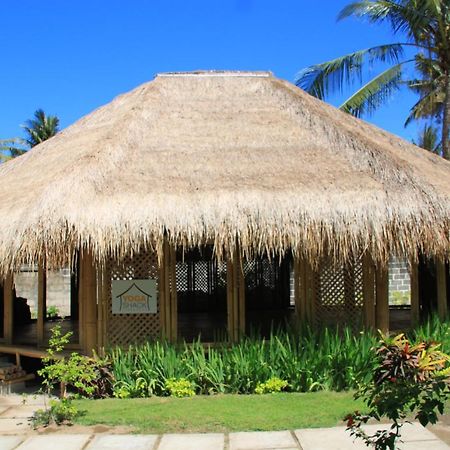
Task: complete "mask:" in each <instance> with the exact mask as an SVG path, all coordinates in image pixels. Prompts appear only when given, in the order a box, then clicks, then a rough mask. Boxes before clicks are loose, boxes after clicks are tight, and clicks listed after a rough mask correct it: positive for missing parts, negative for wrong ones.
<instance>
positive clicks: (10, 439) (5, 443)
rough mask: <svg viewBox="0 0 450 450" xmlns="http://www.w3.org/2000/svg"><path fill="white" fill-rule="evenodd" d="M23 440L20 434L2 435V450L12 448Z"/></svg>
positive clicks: (0, 448)
mask: <svg viewBox="0 0 450 450" xmlns="http://www.w3.org/2000/svg"><path fill="white" fill-rule="evenodd" d="M22 441H23V438H22V437H20V436H0V450H12V449H13V448H16V447H17V446H18V445H19V444H20V443H21V442H22Z"/></svg>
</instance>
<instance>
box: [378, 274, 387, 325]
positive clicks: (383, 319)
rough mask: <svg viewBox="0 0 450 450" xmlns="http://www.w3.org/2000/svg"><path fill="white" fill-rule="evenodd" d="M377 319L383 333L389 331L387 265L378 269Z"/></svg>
mask: <svg viewBox="0 0 450 450" xmlns="http://www.w3.org/2000/svg"><path fill="white" fill-rule="evenodd" d="M376 321H377V328H378V329H379V330H381V331H382V332H383V333H387V332H388V331H389V277H388V268H387V266H378V267H377V270H376Z"/></svg>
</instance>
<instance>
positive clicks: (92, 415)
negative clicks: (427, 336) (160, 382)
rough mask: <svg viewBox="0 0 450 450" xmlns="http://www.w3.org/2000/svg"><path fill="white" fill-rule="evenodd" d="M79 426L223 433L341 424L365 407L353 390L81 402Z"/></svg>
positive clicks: (143, 430)
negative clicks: (346, 417)
mask: <svg viewBox="0 0 450 450" xmlns="http://www.w3.org/2000/svg"><path fill="white" fill-rule="evenodd" d="M76 405H77V407H78V408H79V409H81V410H83V411H84V415H83V416H82V417H80V418H79V419H77V423H79V424H81V425H96V424H105V425H129V426H132V427H134V430H135V431H136V432H145V433H171V432H208V431H209V432H214V431H216V432H224V431H244V430H283V429H295V428H308V427H329V426H334V425H339V424H340V425H343V422H342V418H343V417H344V416H345V415H346V414H347V413H349V412H351V411H354V410H355V409H362V403H360V402H357V401H355V400H353V394H352V393H349V392H340V393H337V392H313V393H307V394H297V393H289V394H288V393H282V394H269V395H217V396H197V397H192V398H181V399H178V398H172V397H153V398H148V399H105V400H77V401H76Z"/></svg>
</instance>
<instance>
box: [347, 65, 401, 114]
mask: <svg viewBox="0 0 450 450" xmlns="http://www.w3.org/2000/svg"><path fill="white" fill-rule="evenodd" d="M402 65H403V63H400V64H396V65H395V66H392V67H390V68H389V69H387V70H385V71H384V72H382V73H380V74H379V75H377V76H376V77H374V78H373V79H372V80H370V81H369V82H368V83H367V84H365V85H364V86H363V87H362V88H361V89H359V90H358V91H356V92H355V93H354V94H353V95H352V96H351V97H350V98H348V99H347V100H346V101H345V102H344V103H343V104H342V105H341V106H340V107H339V109H340V110H342V111H345V112H348V113H350V114H352V115H353V116H356V117H361V116H362V115H363V114H368V115H370V114H372V113H373V112H374V111H375V110H376V109H378V108H379V107H380V106H382V105H383V104H384V103H386V100H387V99H389V98H390V97H391V96H392V94H393V93H394V92H395V91H397V90H398V89H399V88H400V87H401V78H402Z"/></svg>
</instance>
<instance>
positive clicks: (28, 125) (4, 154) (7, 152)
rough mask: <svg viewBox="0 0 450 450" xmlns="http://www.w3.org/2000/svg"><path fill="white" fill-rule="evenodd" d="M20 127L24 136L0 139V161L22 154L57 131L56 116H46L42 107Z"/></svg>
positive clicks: (57, 121)
mask: <svg viewBox="0 0 450 450" xmlns="http://www.w3.org/2000/svg"><path fill="white" fill-rule="evenodd" d="M22 128H23V129H24V131H25V135H26V136H25V138H24V139H22V138H11V139H0V162H5V161H8V160H9V159H12V158H15V157H16V156H20V155H22V154H24V153H25V152H26V151H27V150H29V149H30V148H32V147H34V146H36V145H38V144H40V143H41V142H44V141H45V140H47V139H49V138H51V137H52V136H54V135H55V134H56V133H57V132H58V131H59V119H58V117H57V116H47V115H46V114H45V112H44V111H43V110H42V109H38V110H36V111H35V112H34V118H33V119H30V120H27V121H26V122H25V124H24V125H22Z"/></svg>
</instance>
